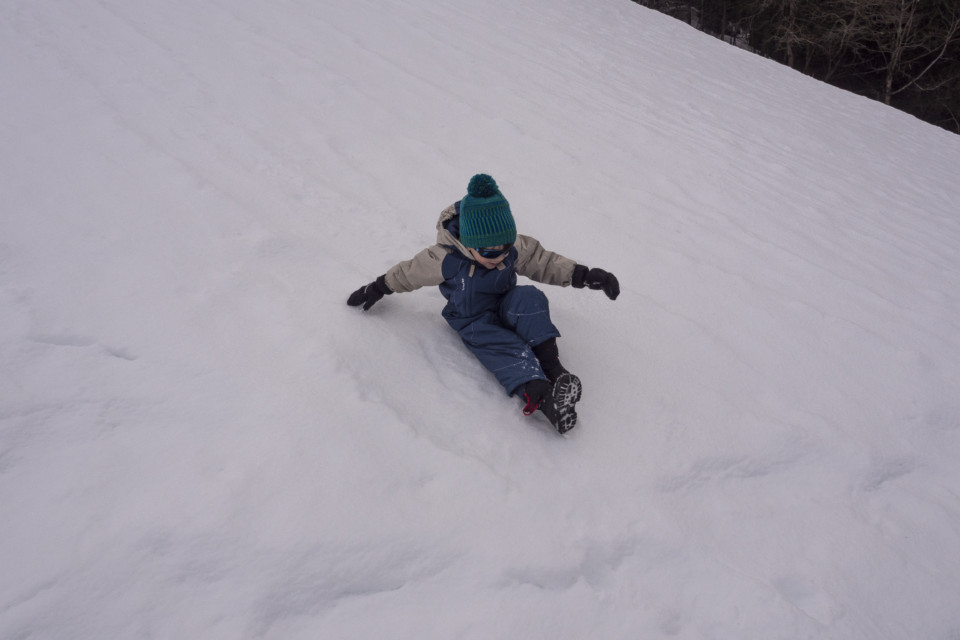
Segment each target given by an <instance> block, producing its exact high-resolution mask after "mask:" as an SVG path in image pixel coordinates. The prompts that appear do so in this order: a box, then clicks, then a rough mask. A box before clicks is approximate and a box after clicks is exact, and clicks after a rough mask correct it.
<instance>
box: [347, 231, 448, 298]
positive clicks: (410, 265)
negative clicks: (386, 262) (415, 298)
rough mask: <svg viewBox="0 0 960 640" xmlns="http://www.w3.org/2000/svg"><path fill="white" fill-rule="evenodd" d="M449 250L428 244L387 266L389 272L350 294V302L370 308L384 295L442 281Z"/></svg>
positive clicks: (412, 289)
mask: <svg viewBox="0 0 960 640" xmlns="http://www.w3.org/2000/svg"><path fill="white" fill-rule="evenodd" d="M446 256H447V250H446V249H445V248H443V247H441V246H440V245H434V246H432V247H427V248H426V249H424V250H423V251H421V252H420V253H418V254H417V255H415V256H414V257H413V258H412V259H410V260H405V261H403V262H400V263H398V264H395V265H394V266H392V267H390V268H389V269H387V272H386V273H385V274H383V275H382V276H380V277H379V278H377V279H376V280H374V281H373V282H371V283H370V284H367V285H364V286H362V287H360V288H359V289H357V290H356V291H354V292H353V293H351V294H350V297H349V298H348V299H347V304H348V305H350V306H351V307H359V306H360V305H363V310H364V311H367V310H369V309H370V307H372V306H373V305H375V304H376V303H377V302H378V301H379V300H380V299H381V298H382V297H383V296H386V295H390V294H391V293H394V292H396V293H405V292H407V291H416V290H417V289H419V288H420V287H427V286H431V285H438V284H440V283H441V282H443V280H444V278H443V259H444V258H445V257H446Z"/></svg>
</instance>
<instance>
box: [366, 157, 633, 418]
mask: <svg viewBox="0 0 960 640" xmlns="http://www.w3.org/2000/svg"><path fill="white" fill-rule="evenodd" d="M517 274H520V275H522V276H526V277H528V278H530V279H531V280H535V281H536V282H541V283H543V284H553V285H559V286H562V287H565V286H567V285H573V286H574V287H576V288H583V287H589V288H590V289H602V290H603V292H604V293H606V294H607V297H609V298H610V299H611V300H616V299H617V296H618V295H620V284H619V282H617V278H616V277H615V276H614V275H613V274H612V273H607V272H606V271H604V270H603V269H588V268H587V267H585V266H583V265H580V264H577V263H576V262H574V261H573V260H570V259H569V258H565V257H563V256H561V255H560V254H558V253H553V252H552V251H547V250H546V249H544V248H543V247H542V246H540V243H539V242H538V241H537V240H535V239H534V238H531V237H530V236H524V235H517V228H516V225H515V224H514V221H513V216H512V215H511V213H510V205H509V203H508V202H507V200H506V198H504V197H503V195H502V194H501V193H500V189H499V188H498V187H497V183H496V182H495V181H494V180H493V178H491V177H490V176H488V175H486V174H478V175H475V176H473V178H472V179H471V180H470V184H469V185H468V186H467V195H466V196H464V197H463V199H462V200H460V201H459V202H456V203H454V204H452V205H450V206H449V207H447V208H446V209H444V210H443V212H442V213H441V214H440V220H439V221H438V222H437V243H436V244H435V245H433V246H432V247H427V248H426V249H424V250H423V251H421V252H420V253H418V254H417V255H415V256H414V257H413V258H412V259H411V260H407V261H405V262H401V263H399V264H397V265H396V266H394V267H393V268H391V269H389V270H388V271H387V272H386V273H385V274H383V275H382V276H380V277H379V278H377V279H376V280H375V281H374V282H371V283H370V284H368V285H365V286H363V287H360V288H359V289H357V290H356V291H354V292H353V293H352V294H351V295H350V298H349V299H348V300H347V304H349V305H350V306H354V307H356V306H360V305H363V310H364V311H366V310H368V309H370V307H372V306H373V305H374V304H375V303H376V302H377V301H378V300H380V298H382V297H383V296H384V295H389V294H391V293H394V292H406V291H413V290H415V289H419V288H420V287H425V286H430V285H439V286H440V293H442V294H443V297H444V298H446V299H447V305H446V306H445V307H444V309H443V317H444V318H445V319H446V321H447V323H449V325H450V326H451V327H453V328H454V329H455V330H456V331H457V333H459V334H460V337H461V338H462V339H463V342H464V344H466V345H467V348H469V349H470V350H471V351H472V352H473V353H474V355H476V356H477V358H479V360H480V362H481V363H483V365H484V366H485V367H487V369H489V370H490V371H491V372H492V373H493V375H495V376H496V377H497V380H498V381H499V382H500V384H502V385H503V387H504V389H506V390H507V394H508V395H514V394H517V395H520V394H523V398H524V400H525V402H526V404H525V406H524V408H523V413H524V414H525V415H532V414H533V413H534V412H535V411H537V409H539V410H540V411H541V412H543V414H544V415H545V416H546V417H547V419H548V420H550V423H551V424H552V425H553V426H554V427H555V428H556V429H557V431H559V432H560V433H565V432H567V431H569V430H570V429H572V428H573V427H574V426H576V424H577V412H576V410H575V405H576V403H577V402H578V401H579V400H580V393H581V386H580V379H579V378H578V377H577V376H575V375H573V374H572V373H570V372H569V371H567V370H566V369H564V367H563V365H562V364H560V355H559V352H558V350H557V338H558V337H560V332H559V331H558V330H557V328H556V327H555V326H553V323H552V322H551V321H550V310H549V307H548V303H547V297H546V296H545V295H544V294H543V292H542V291H540V290H539V289H537V288H536V287H534V286H530V285H526V286H517Z"/></svg>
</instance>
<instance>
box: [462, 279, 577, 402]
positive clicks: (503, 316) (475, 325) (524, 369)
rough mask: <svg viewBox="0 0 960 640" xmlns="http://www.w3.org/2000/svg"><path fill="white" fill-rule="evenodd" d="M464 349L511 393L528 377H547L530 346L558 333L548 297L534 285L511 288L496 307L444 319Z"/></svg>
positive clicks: (556, 336)
mask: <svg viewBox="0 0 960 640" xmlns="http://www.w3.org/2000/svg"><path fill="white" fill-rule="evenodd" d="M447 322H448V323H449V324H450V326H451V327H453V328H454V329H455V330H456V331H457V333H459V334H460V338H461V339H462V340H463V343H464V344H465V345H467V348H468V349H470V351H472V352H473V354H474V355H475V356H477V358H478V359H479V360H480V362H481V363H482V364H483V366H485V367H486V368H487V369H489V370H490V371H491V372H492V373H493V375H494V376H496V378H497V380H498V381H499V382H500V384H501V385H503V388H504V389H506V391H507V393H508V394H511V395H512V394H513V393H514V392H515V391H517V390H518V389H519V388H520V387H521V386H523V384H524V383H526V382H529V381H530V380H546V379H547V376H546V375H544V373H543V369H542V368H541V367H540V362H539V361H538V360H537V357H536V356H535V355H534V354H533V349H532V347H535V346H537V345H538V344H540V343H541V342H545V341H546V340H549V339H550V338H558V337H560V332H559V331H558V330H557V328H556V327H555V326H554V325H553V322H552V321H551V320H550V306H549V302H548V301H547V296H546V295H544V293H543V292H542V291H540V290H539V289H537V288H536V287H534V286H529V285H526V286H519V287H514V288H513V289H511V290H510V291H509V292H507V293H506V294H504V296H503V297H502V298H501V299H500V304H499V306H498V307H496V308H494V309H491V310H489V311H485V312H483V313H480V314H478V315H476V316H472V317H469V318H449V317H448V318H447Z"/></svg>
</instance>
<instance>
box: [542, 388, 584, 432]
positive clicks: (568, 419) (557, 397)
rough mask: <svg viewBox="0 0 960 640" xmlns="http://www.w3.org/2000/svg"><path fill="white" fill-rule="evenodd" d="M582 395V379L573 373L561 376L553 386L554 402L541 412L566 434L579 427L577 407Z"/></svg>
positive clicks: (558, 429) (559, 430) (552, 398)
mask: <svg viewBox="0 0 960 640" xmlns="http://www.w3.org/2000/svg"><path fill="white" fill-rule="evenodd" d="M582 393H583V386H582V385H581V384H580V378H578V377H577V376H575V375H573V374H572V373H563V374H561V375H560V376H559V377H558V378H557V381H556V382H555V383H554V384H553V391H552V393H551V396H552V397H551V400H552V402H551V404H550V406H549V407H543V408H541V411H543V413H544V415H546V416H547V419H548V420H550V424H552V425H553V426H554V427H555V428H556V430H557V431H558V432H559V433H561V434H563V433H566V432H568V431H570V430H571V429H573V428H574V427H575V426H577V411H576V408H575V407H576V404H577V403H578V402H580V396H581V395H582ZM544 409H546V410H544Z"/></svg>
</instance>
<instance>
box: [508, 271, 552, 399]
mask: <svg viewBox="0 0 960 640" xmlns="http://www.w3.org/2000/svg"><path fill="white" fill-rule="evenodd" d="M500 319H501V321H502V322H503V323H504V324H505V325H507V326H508V327H510V328H511V329H513V330H514V331H516V332H517V335H519V336H520V337H521V338H522V339H523V340H524V341H526V343H527V344H529V345H530V346H532V347H533V353H534V355H535V356H536V357H537V361H538V362H539V363H540V367H541V368H542V369H543V372H544V373H545V374H546V375H547V379H549V380H550V382H555V381H556V380H557V378H559V377H560V375H561V374H564V373H567V370H566V369H565V368H564V367H563V365H562V364H561V363H560V353H559V350H558V349H557V338H558V337H559V336H560V332H559V331H558V330H557V328H556V327H555V326H554V324H553V322H552V321H551V320H550V305H549V303H548V301H547V296H546V295H544V293H543V292H542V291H540V289H537V288H536V287H533V286H522V287H516V288H514V289H513V291H511V292H510V293H508V294H507V295H506V296H504V299H503V302H502V303H501V305H500Z"/></svg>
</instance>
